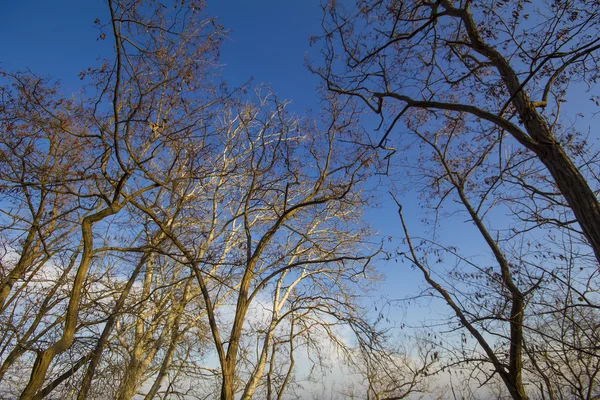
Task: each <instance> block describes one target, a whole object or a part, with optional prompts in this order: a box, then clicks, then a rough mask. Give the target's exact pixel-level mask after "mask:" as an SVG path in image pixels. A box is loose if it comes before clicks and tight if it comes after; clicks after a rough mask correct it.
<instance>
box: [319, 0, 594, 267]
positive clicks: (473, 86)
mask: <svg viewBox="0 0 600 400" xmlns="http://www.w3.org/2000/svg"><path fill="white" fill-rule="evenodd" d="M323 9H324V13H325V18H324V23H323V25H324V29H325V33H324V35H323V36H321V37H320V39H321V43H322V45H323V55H324V60H325V64H324V66H323V67H314V68H313V70H314V71H316V72H317V73H318V74H320V75H321V76H322V77H323V79H324V80H325V82H326V83H327V87H328V88H329V89H330V90H333V91H336V92H338V93H343V94H346V95H349V96H355V97H356V98H357V99H360V100H362V102H363V103H364V104H365V105H366V106H367V107H368V108H369V109H371V110H372V111H373V112H375V113H377V114H380V115H381V116H382V118H383V117H385V118H386V120H387V119H388V118H389V120H387V124H386V125H385V132H384V134H383V136H382V137H381V138H380V140H379V142H378V145H379V146H380V147H385V143H386V140H387V139H388V135H389V133H390V132H391V131H392V130H393V129H394V128H395V127H396V126H397V123H398V121H401V120H402V118H403V116H405V115H406V113H407V111H408V110H414V109H417V110H424V111H425V112H427V113H429V114H430V115H432V116H434V115H435V116H439V118H441V119H443V118H445V117H444V116H448V115H453V113H449V112H457V113H462V114H463V115H464V118H465V123H466V129H467V131H469V130H471V129H474V130H475V132H479V131H480V130H481V129H483V130H485V132H487V135H491V136H498V137H503V136H504V135H507V136H508V137H510V138H511V140H510V141H509V140H508V139H507V140H505V145H509V144H510V142H511V141H514V142H515V143H518V145H519V146H522V147H523V148H524V149H527V151H528V152H529V153H530V154H532V155H534V156H535V157H536V158H537V159H538V160H539V161H540V162H541V163H542V164H543V165H544V167H545V168H546V169H547V171H549V173H550V175H551V180H552V182H553V184H555V185H556V187H557V189H558V192H559V193H560V195H562V196H564V199H565V201H566V204H567V205H568V207H569V209H570V210H571V212H572V215H573V216H574V218H575V219H576V221H577V222H578V224H579V226H580V227H581V230H582V233H583V235H584V236H585V238H586V240H587V242H588V243H589V245H590V246H591V248H592V249H593V251H594V253H595V255H596V259H597V260H599V261H600V235H599V231H598V226H600V224H599V223H598V222H600V204H599V203H598V200H597V198H596V194H595V193H596V187H595V186H594V183H593V182H592V183H591V184H590V183H589V182H588V179H587V178H589V177H590V174H589V173H588V168H587V166H586V164H583V166H582V167H581V168H580V167H579V166H578V164H577V162H576V160H575V159H574V157H573V155H572V154H569V152H570V141H571V140H572V139H573V138H576V137H577V136H576V135H573V133H572V132H568V131H567V129H566V128H565V125H563V124H564V122H562V121H563V120H564V119H566V118H568V117H567V116H566V114H565V111H564V107H563V102H565V101H567V100H568V99H569V89H571V88H579V89H581V87H582V86H583V89H588V90H589V89H590V88H591V87H592V85H593V84H594V82H595V81H596V80H597V77H598V64H597V63H598V52H599V51H600V41H599V39H598V36H599V35H598V26H600V24H598V19H599V18H600V9H599V8H598V4H596V3H594V2H588V1H575V2H543V3H541V4H533V3H531V2H527V1H516V2H498V1H493V2H478V1H475V2H474V1H450V0H444V1H434V2H429V1H418V2H404V1H368V2H358V3H357V5H356V7H355V8H352V9H349V10H346V9H344V6H343V5H341V4H339V3H337V2H331V3H328V4H326V5H325V6H324V8H323ZM586 85H587V86H586ZM591 96H592V100H593V95H591ZM594 181H595V180H594Z"/></svg>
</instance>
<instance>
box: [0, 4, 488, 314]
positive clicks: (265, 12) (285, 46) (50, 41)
mask: <svg viewBox="0 0 600 400" xmlns="http://www.w3.org/2000/svg"><path fill="white" fill-rule="evenodd" d="M319 3H320V2H319V0H302V1H284V0H252V1H250V0H220V1H213V2H210V4H209V9H208V12H209V14H210V15H214V16H217V17H218V18H219V19H220V21H221V23H222V24H223V25H224V26H225V28H227V29H228V30H230V34H229V40H228V41H226V42H225V44H224V45H223V48H222V52H221V54H222V58H221V62H222V63H223V64H224V65H225V67H224V69H223V74H224V77H225V79H226V80H227V81H228V82H229V83H230V85H231V86H235V85H237V84H242V83H245V82H247V81H248V80H249V79H250V78H253V79H254V82H255V83H268V84H269V85H270V86H271V87H272V88H273V89H274V90H275V92H276V93H278V95H279V96H280V98H282V99H289V100H292V101H293V103H292V109H293V110H294V111H295V112H297V113H302V112H303V111H304V110H305V109H306V108H310V107H313V106H315V103H316V101H317V94H316V91H315V88H316V86H317V84H318V82H319V81H318V79H317V78H316V77H315V76H313V75H312V74H311V73H310V72H309V71H308V70H307V69H306V67H305V66H304V62H305V57H306V56H307V54H309V55H310V52H311V51H312V52H313V53H315V52H316V49H311V48H310V46H309V37H310V36H311V35H313V34H318V33H319V32H320V29H321V27H320V22H321V12H322V11H321V8H320V5H319ZM107 13H108V12H107V7H106V5H105V1H103V0H51V1H48V0H46V1H44V0H19V1H8V0H3V6H2V13H1V14H0V65H1V66H2V67H3V68H5V69H8V70H22V69H26V68H29V69H31V70H32V71H33V72H34V73H36V74H40V75H48V76H51V77H54V78H58V79H60V80H61V82H62V84H63V86H64V87H65V88H67V89H68V90H71V91H77V89H78V87H79V84H80V81H79V79H78V77H77V74H78V73H79V72H80V71H81V70H84V69H86V68H87V67H90V66H95V65H96V59H97V58H98V57H110V55H111V42H110V41H109V40H105V41H99V40H97V37H98V35H99V32H98V31H97V30H96V29H95V28H94V27H93V21H94V20H95V19H96V18H100V19H101V20H106V19H107ZM387 197H388V196H387V193H386V192H385V191H382V196H381V198H382V199H383V200H382V203H383V204H382V206H381V207H380V208H373V209H370V210H366V216H367V217H368V218H369V219H370V220H371V222H372V224H373V226H374V229H375V230H376V231H379V232H380V233H381V234H382V235H384V236H393V241H392V242H391V243H388V247H389V248H393V247H395V246H396V245H399V244H400V240H401V238H402V235H401V228H400V225H399V221H398V217H397V213H396V206H395V204H393V202H392V201H391V199H390V200H385V199H386V198H387ZM402 202H403V205H404V210H405V215H406V218H407V221H408V223H409V224H410V225H411V228H412V229H413V230H414V232H415V234H416V233H418V232H421V233H422V232H423V228H424V227H423V226H422V225H421V223H420V221H419V220H420V218H419V214H418V213H419V212H420V208H419V205H418V201H417V200H416V197H414V196H413V197H410V198H404V199H403V200H402ZM454 229H456V227H454ZM459 236H460V237H457V238H456V241H459V242H460V241H462V242H463V244H465V243H466V244H468V245H469V246H470V247H471V248H473V247H476V246H478V245H480V244H481V242H478V240H479V239H478V238H474V239H473V237H472V236H471V237H469V235H459ZM473 240H474V242H473ZM456 241H455V243H454V244H457V243H456ZM380 269H381V271H382V272H383V273H385V274H386V276H387V278H386V279H385V281H384V283H383V286H382V288H381V292H380V293H379V294H382V295H386V296H388V297H390V298H399V297H403V296H407V295H409V294H410V293H414V292H415V291H416V289H417V287H418V286H419V285H421V282H422V278H421V275H420V274H419V273H417V272H416V271H413V270H412V269H411V268H410V267H409V266H408V264H400V263H398V264H396V263H394V262H389V263H385V264H384V263H382V264H380ZM377 295H378V294H374V297H377ZM421 314H422V313H421Z"/></svg>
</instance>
